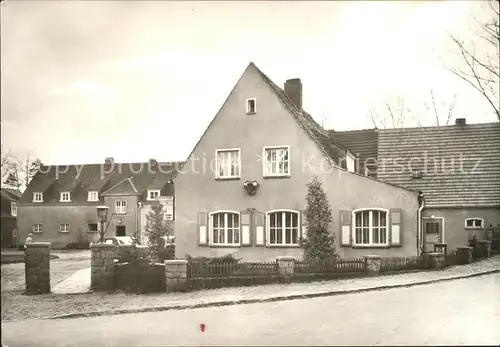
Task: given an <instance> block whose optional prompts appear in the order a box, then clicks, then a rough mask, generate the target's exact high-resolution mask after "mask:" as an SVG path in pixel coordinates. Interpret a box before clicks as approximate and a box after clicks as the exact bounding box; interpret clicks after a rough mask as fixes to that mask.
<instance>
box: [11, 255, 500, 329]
mask: <svg viewBox="0 0 500 347" xmlns="http://www.w3.org/2000/svg"><path fill="white" fill-rule="evenodd" d="M492 272H500V255H497V256H495V257H492V258H489V259H486V260H483V261H480V262H477V263H473V264H468V265H463V266H454V267H449V268H447V269H444V270H439V271H422V272H412V273H405V274H395V275H386V276H377V277H366V278H356V279H344V280H336V281H324V282H312V283H293V284H272V285H263V286H253V287H236V288H235V287H232V288H221V289H211V290H201V291H196V292H190V293H170V294H167V293H159V294H143V295H137V294H126V293H115V294H111V293H91V294H77V295H53V294H52V295H38V296H23V297H24V299H20V298H18V299H17V301H16V303H13V302H12V301H11V300H8V301H4V300H2V301H3V302H2V304H3V305H2V306H3V307H2V311H3V312H2V320H4V319H6V320H12V319H15V320H17V319H29V318H76V317H89V316H97V315H110V314H123V313H133V312H151V311H163V310H172V309H177V310H178V309H190V308H198V307H207V306H223V305H233V304H243V303H256V302H269V301H278V300H290V299H299V298H307V297H317V296H328V295H339V294H349V293H356V292H362V291H369V290H381V289H389V288H397V287H405V286H411V285H418V284H429V283H433V282H436V281H445V280H452V279H459V278H464V277H470V276H479V275H483V274H488V273H492ZM26 298H28V299H26ZM22 301H26V302H25V304H27V305H28V306H30V307H36V309H37V310H36V311H35V312H34V311H33V310H31V311H29V309H28V311H29V312H28V316H24V317H15V316H16V314H15V312H14V311H15V310H23V309H22V308H21V307H20V306H19V305H21V304H22ZM11 305H13V306H17V307H13V306H12V307H11ZM24 311H27V309H24ZM24 313H26V312H24ZM21 316H22V314H21Z"/></svg>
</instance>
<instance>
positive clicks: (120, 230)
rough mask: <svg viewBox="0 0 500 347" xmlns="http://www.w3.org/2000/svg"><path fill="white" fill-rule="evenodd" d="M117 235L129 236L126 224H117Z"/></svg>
mask: <svg viewBox="0 0 500 347" xmlns="http://www.w3.org/2000/svg"><path fill="white" fill-rule="evenodd" d="M116 236H127V232H126V230H125V225H117V226H116Z"/></svg>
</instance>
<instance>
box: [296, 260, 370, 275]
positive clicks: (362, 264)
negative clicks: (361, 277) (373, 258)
mask: <svg viewBox="0 0 500 347" xmlns="http://www.w3.org/2000/svg"><path fill="white" fill-rule="evenodd" d="M366 271H367V267H366V261H365V259H364V258H333V259H331V260H327V261H324V262H308V261H304V260H300V261H295V267H294V272H295V273H324V274H328V273H341V272H366Z"/></svg>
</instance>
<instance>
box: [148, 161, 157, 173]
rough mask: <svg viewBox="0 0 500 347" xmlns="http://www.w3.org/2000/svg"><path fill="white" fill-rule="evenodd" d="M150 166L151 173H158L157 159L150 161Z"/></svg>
mask: <svg viewBox="0 0 500 347" xmlns="http://www.w3.org/2000/svg"><path fill="white" fill-rule="evenodd" d="M148 166H149V170H150V171H151V172H156V170H157V169H158V162H157V161H156V159H149V162H148Z"/></svg>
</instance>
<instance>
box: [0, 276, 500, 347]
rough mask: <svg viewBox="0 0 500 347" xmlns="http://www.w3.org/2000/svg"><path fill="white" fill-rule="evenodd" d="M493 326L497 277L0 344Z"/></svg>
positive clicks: (453, 333)
mask: <svg viewBox="0 0 500 347" xmlns="http://www.w3.org/2000/svg"><path fill="white" fill-rule="evenodd" d="M201 323H204V324H206V330H205V332H204V333H202V332H201V331H200V324H201ZM498 326H500V274H498V273H496V274H491V275H484V276H481V277H474V278H468V279H462V280H453V281H449V282H441V283H437V284H431V285H425V286H416V287H411V288H400V289H391V290H386V291H378V292H368V293H361V294H349V295H341V296H333V297H323V298H314V299H304V300H291V301H282V302H274V303H261V304H249V305H235V306H226V307H214V308H201V309H193V310H184V311H166V312H159V313H142V314H127V315H121V316H103V317H93V318H79V319H65V320H28V321H22V322H10V323H4V324H3V326H2V338H3V342H4V346H5V345H7V346H70V345H71V346H153V345H177V346H178V345H202V346H206V345H402V344H404V345H436V344H450V345H451V344H457V345H486V344H489V345H493V344H498V343H500V329H498Z"/></svg>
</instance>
